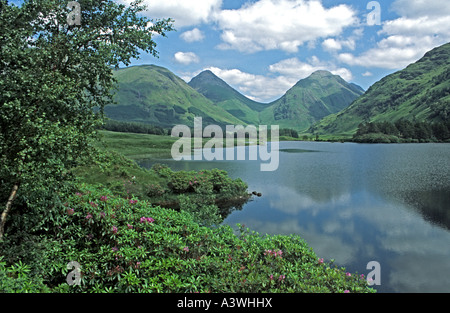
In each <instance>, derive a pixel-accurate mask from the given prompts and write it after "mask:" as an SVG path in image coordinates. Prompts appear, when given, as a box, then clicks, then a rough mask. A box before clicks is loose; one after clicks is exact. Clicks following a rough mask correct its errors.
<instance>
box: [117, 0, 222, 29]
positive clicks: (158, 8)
mask: <svg viewBox="0 0 450 313" xmlns="http://www.w3.org/2000/svg"><path fill="white" fill-rule="evenodd" d="M120 1H122V2H125V3H127V4H129V3H130V2H131V0H120ZM144 4H145V5H147V14H148V17H149V18H169V17H170V18H173V19H174V20H175V28H181V27H187V26H194V25H198V24H201V23H207V22H210V21H211V20H212V18H213V16H214V14H215V12H216V11H218V10H220V8H221V6H222V0H201V1H199V0H144Z"/></svg>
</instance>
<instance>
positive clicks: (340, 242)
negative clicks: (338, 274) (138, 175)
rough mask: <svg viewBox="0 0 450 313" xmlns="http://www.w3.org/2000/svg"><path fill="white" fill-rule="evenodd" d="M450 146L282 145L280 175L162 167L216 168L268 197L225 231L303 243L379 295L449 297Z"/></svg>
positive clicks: (251, 164) (229, 165) (253, 167)
mask: <svg viewBox="0 0 450 313" xmlns="http://www.w3.org/2000/svg"><path fill="white" fill-rule="evenodd" d="M449 161H450V145H449V144H406V145H358V144H350V143H345V144H340V143H315V142H282V143H280V167H279V169H278V170H277V171H275V172H261V171H260V162H259V161H258V162H255V161H234V162H231V161H228V162H227V161H216V162H203V161H182V162H175V161H173V160H158V161H148V162H142V165H143V166H151V165H152V164H153V163H155V162H160V163H166V164H168V165H169V166H170V167H171V168H173V169H175V170H200V169H210V168H220V169H224V170H226V171H228V173H229V175H230V176H231V177H234V178H237V177H240V178H242V179H243V180H244V181H246V182H247V183H248V185H249V191H253V190H255V191H258V192H261V193H262V195H263V196H262V197H261V198H255V199H254V200H253V201H251V202H249V203H247V204H246V205H245V206H244V208H243V209H242V210H241V211H234V212H233V213H232V214H231V215H230V216H229V217H228V218H227V219H226V220H225V223H226V224H230V225H236V224H237V223H240V224H245V225H246V226H247V227H249V228H250V229H253V230H255V231H257V232H259V233H261V234H266V233H267V234H298V235H300V236H301V237H302V238H304V239H305V240H306V241H307V242H308V243H309V245H310V246H312V247H313V249H314V251H315V252H316V254H317V255H318V256H319V257H323V258H325V259H326V260H330V259H334V260H335V263H336V264H337V265H339V266H344V267H346V268H347V269H348V270H349V271H352V272H356V271H357V272H359V273H363V274H366V275H367V274H368V273H369V272H370V271H371V270H367V269H366V267H367V264H368V263H369V262H371V261H377V262H379V263H380V265H381V285H380V286H378V287H377V290H378V291H379V292H450V280H449V276H450V162H449Z"/></svg>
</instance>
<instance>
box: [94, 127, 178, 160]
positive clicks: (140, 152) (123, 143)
mask: <svg viewBox="0 0 450 313" xmlns="http://www.w3.org/2000/svg"><path fill="white" fill-rule="evenodd" d="M100 134H101V136H102V142H100V143H99V144H98V147H100V148H102V149H105V150H108V151H114V152H118V153H120V154H122V155H124V156H126V157H127V158H130V159H133V160H139V159H150V158H169V157H171V153H170V150H171V148H172V145H173V144H174V143H175V142H176V141H177V138H172V137H170V136H160V135H148V134H133V133H118V132H110V131H101V132H100Z"/></svg>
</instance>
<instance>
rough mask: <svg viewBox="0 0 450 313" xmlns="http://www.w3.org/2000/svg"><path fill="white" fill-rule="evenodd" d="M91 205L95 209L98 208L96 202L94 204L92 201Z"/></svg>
mask: <svg viewBox="0 0 450 313" xmlns="http://www.w3.org/2000/svg"><path fill="white" fill-rule="evenodd" d="M89 204H90V205H91V206H92V207H94V208H96V207H98V204H97V203H94V202H92V201H89Z"/></svg>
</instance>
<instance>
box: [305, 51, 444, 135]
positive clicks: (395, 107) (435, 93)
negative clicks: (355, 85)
mask: <svg viewBox="0 0 450 313" xmlns="http://www.w3.org/2000/svg"><path fill="white" fill-rule="evenodd" d="M449 112H450V43H448V44H445V45H443V46H440V47H437V48H435V49H433V50H432V51H429V52H428V53H427V54H425V56H424V57H423V58H422V59H420V60H419V61H418V62H416V63H414V64H411V65H409V66H408V67H407V68H405V69H404V70H401V71H398V72H396V73H394V74H391V75H389V76H387V77H385V78H383V79H382V80H380V81H379V82H377V83H375V84H374V85H373V86H372V87H370V88H369V90H368V91H367V92H366V93H365V94H364V95H363V96H361V97H360V98H358V99H357V100H356V101H355V102H353V103H352V104H351V105H350V106H349V107H348V108H346V109H344V110H343V111H341V112H339V113H337V114H333V115H330V116H328V117H325V118H324V119H323V120H322V121H320V122H319V123H318V124H316V125H314V126H313V127H312V128H311V129H310V130H309V132H311V133H317V134H320V135H330V134H333V135H335V136H341V137H344V138H351V137H352V136H353V134H355V133H356V131H357V129H358V126H359V125H360V124H361V123H369V122H391V123H395V122H397V121H399V120H410V121H411V122H426V123H428V124H430V125H431V124H432V123H435V122H436V123H442V122H447V121H448V120H449Z"/></svg>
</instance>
